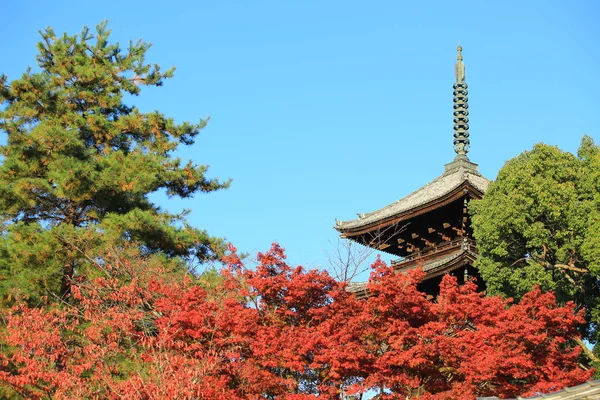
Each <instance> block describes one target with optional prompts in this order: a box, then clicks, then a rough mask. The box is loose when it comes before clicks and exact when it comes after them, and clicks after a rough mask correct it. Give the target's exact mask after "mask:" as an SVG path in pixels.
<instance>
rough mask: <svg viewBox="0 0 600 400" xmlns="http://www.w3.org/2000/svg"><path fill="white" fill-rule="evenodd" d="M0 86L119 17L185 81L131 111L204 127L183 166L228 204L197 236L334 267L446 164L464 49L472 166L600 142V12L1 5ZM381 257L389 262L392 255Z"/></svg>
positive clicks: (477, 6) (206, 202)
mask: <svg viewBox="0 0 600 400" xmlns="http://www.w3.org/2000/svg"><path fill="white" fill-rule="evenodd" d="M0 13H1V14H2V16H3V18H2V20H3V22H2V24H0V37H1V38H2V40H0V54H2V62H0V72H1V73H5V74H7V75H8V76H9V78H10V79H15V78H17V77H18V76H19V75H20V74H21V73H22V72H23V71H24V70H25V69H26V68H27V67H28V66H33V65H34V64H35V52H36V50H35V44H36V42H37V41H38V39H39V35H38V33H37V31H38V30H39V29H42V28H44V27H46V26H52V27H54V29H55V30H56V31H57V32H65V31H66V32H69V33H76V32H79V31H80V29H81V27H82V26H84V25H87V26H90V27H93V26H95V25H96V24H97V23H98V22H99V21H101V20H103V19H108V20H109V21H110V25H109V26H110V28H111V29H112V31H113V35H112V39H113V40H115V41H119V42H121V44H123V45H126V44H127V43H128V41H129V40H130V39H134V40H135V39H137V38H142V39H144V40H145V41H148V42H150V43H152V44H153V47H152V48H151V50H150V52H149V55H148V60H149V61H151V62H156V63H158V64H160V65H162V66H163V67H165V68H166V67H169V66H172V65H174V66H176V67H177V72H176V75H175V78H174V79H172V80H170V81H168V82H167V83H166V85H165V86H164V87H162V88H159V89H151V90H147V91H146V92H142V95H141V96H140V97H139V98H136V99H135V104H137V105H138V106H139V107H140V108H141V109H142V110H146V111H150V110H154V109H158V110H160V111H162V112H164V113H166V114H167V115H170V116H172V117H174V118H175V119H176V120H179V121H184V120H192V121H194V120H197V119H198V118H203V117H206V116H210V117H211V120H210V123H209V125H208V127H207V128H206V129H205V130H204V131H203V133H202V135H201V136H200V137H199V139H198V141H197V143H196V144H195V145H194V146H193V147H191V148H187V149H183V150H182V151H181V152H180V156H181V157H182V158H184V159H187V158H191V159H192V160H194V162H196V163H200V164H209V165H210V166H211V168H210V170H209V174H210V176H213V177H221V178H233V183H232V186H231V188H230V189H228V190H226V191H222V192H219V193H213V194H207V195H197V196H196V197H195V198H193V199H191V200H186V201H179V200H169V201H165V199H164V198H163V197H162V196H156V198H157V200H158V201H159V202H160V203H161V204H162V205H163V206H164V207H166V208H168V209H170V210H172V211H177V210H180V209H181V208H190V209H192V213H191V215H190V217H189V221H190V223H191V224H193V225H194V226H197V227H201V228H205V229H207V230H208V231H209V232H210V233H212V234H214V235H218V236H224V237H226V238H228V239H229V240H230V241H231V242H233V243H234V244H235V245H236V246H237V247H238V248H239V249H241V250H243V251H247V252H250V253H253V252H256V251H261V250H262V251H264V250H266V249H268V247H269V246H270V243H271V242H273V241H278V242H280V243H281V244H282V245H283V246H284V247H285V248H286V249H287V250H288V257H289V260H290V261H291V262H292V263H294V264H303V265H304V266H307V267H326V266H327V256H326V254H325V252H326V251H328V250H329V251H331V250H332V246H331V245H330V243H329V242H330V241H333V242H335V240H336V238H337V235H336V232H335V231H334V229H333V228H332V227H333V225H334V220H335V218H338V219H344V220H345V219H353V218H354V217H355V216H356V213H358V212H368V211H372V210H374V209H377V208H380V207H382V206H385V205H387V204H389V203H391V202H393V201H395V200H397V199H399V198H401V197H403V196H405V195H406V194H408V193H410V192H412V191H413V190H415V189H417V188H419V187H420V186H422V185H424V184H425V183H427V182H429V181H430V180H432V179H434V178H435V177H437V176H438V175H440V174H441V173H442V171H443V165H444V164H445V163H447V162H449V161H451V160H452V158H453V156H454V153H453V150H452V125H453V124H452V83H453V79H454V77H453V68H454V62H455V58H456V45H457V42H458V41H460V43H461V44H462V45H463V48H464V51H463V54H464V61H465V64H466V68H467V82H468V84H469V103H470V132H471V151H470V153H469V156H470V158H471V160H472V161H474V162H476V163H478V164H479V165H480V170H481V172H482V173H483V174H484V175H485V176H486V177H488V178H490V179H493V178H495V176H496V174H497V172H498V170H499V169H500V168H501V167H502V165H503V163H504V162H505V161H506V160H508V159H510V158H511V157H513V156H515V155H517V154H518V153H520V152H521V151H523V150H527V149H530V148H531V147H532V146H533V144H535V143H537V142H545V143H548V144H552V145H558V146H559V147H560V148H562V149H564V150H568V151H576V149H577V147H578V145H579V141H580V139H581V137H582V136H583V135H584V134H589V135H590V136H592V137H594V138H595V139H596V140H600V117H599V112H600V78H599V71H600V25H598V23H597V21H598V19H599V17H600V3H598V2H596V1H593V0H589V1H570V2H565V1H552V0H549V1H527V2H523V1H502V2H483V1H461V2H449V1H423V2H420V1H410V2H406V1H373V2H354V1H250V0H247V1H225V0H224V1H213V2H202V1H189V2H186V1H170V2H164V1H162V2H154V1H146V2H125V1H118V2H117V1H112V0H107V1H102V2H100V3H97V2H82V1H66V0H65V1H56V2H48V1H39V0H30V1H27V2H25V1H15V0H12V1H11V0H9V1H4V2H3V3H2V5H0ZM384 258H387V257H384Z"/></svg>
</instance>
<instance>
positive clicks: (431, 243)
mask: <svg viewBox="0 0 600 400" xmlns="http://www.w3.org/2000/svg"><path fill="white" fill-rule="evenodd" d="M421 240H422V241H423V242H425V246H433V245H435V243H433V242H431V241H429V240H427V239H425V238H421Z"/></svg>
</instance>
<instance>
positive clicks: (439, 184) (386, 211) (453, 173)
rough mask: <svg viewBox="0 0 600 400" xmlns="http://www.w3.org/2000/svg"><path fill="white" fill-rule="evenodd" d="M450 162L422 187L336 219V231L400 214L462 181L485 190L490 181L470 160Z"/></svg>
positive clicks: (453, 187)
mask: <svg viewBox="0 0 600 400" xmlns="http://www.w3.org/2000/svg"><path fill="white" fill-rule="evenodd" d="M453 164H455V163H451V164H449V165H448V166H447V167H446V169H447V170H446V172H445V173H444V174H442V175H441V176H439V177H438V178H436V179H434V180H433V181H431V182H429V183H428V184H427V185H425V186H423V187H422V188H420V189H418V190H416V191H414V192H412V193H411V194H409V195H408V196H406V197H404V198H402V199H400V200H398V201H396V202H394V203H392V204H390V205H388V206H385V207H383V208H381V209H379V210H377V211H373V212H370V213H366V214H359V218H358V219H355V220H350V221H336V226H335V228H336V229H337V230H338V231H346V230H349V229H356V228H361V227H364V226H368V225H370V224H373V223H376V222H377V221H380V220H383V219H386V218H389V217H394V216H396V215H400V214H402V213H403V212H406V211H409V210H411V209H413V208H415V207H419V206H422V205H425V204H427V203H430V202H432V201H435V200H437V199H439V198H440V197H443V196H444V195H447V194H449V193H451V192H452V191H453V190H455V189H456V188H458V187H459V186H461V185H462V184H463V183H464V182H469V183H470V184H471V185H472V186H473V187H475V188H476V189H477V190H479V191H481V192H485V191H486V190H487V187H488V184H489V183H490V181H489V180H488V179H486V178H485V177H484V176H482V175H481V174H480V173H479V172H478V171H477V166H476V164H472V163H470V162H461V163H456V166H455V167H454V168H452V166H453ZM449 167H450V168H449Z"/></svg>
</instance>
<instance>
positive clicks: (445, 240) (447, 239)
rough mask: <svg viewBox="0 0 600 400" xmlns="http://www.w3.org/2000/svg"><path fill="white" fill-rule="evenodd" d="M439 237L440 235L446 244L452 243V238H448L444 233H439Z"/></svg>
mask: <svg viewBox="0 0 600 400" xmlns="http://www.w3.org/2000/svg"><path fill="white" fill-rule="evenodd" d="M438 235H440V236H441V237H442V240H443V241H444V242H449V241H450V236H446V235H444V234H443V233H442V232H438Z"/></svg>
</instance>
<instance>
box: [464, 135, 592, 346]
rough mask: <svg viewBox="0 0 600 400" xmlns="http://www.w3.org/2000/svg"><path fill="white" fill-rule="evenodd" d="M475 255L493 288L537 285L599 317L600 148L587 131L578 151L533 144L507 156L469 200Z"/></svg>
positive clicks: (518, 292)
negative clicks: (495, 175)
mask: <svg viewBox="0 0 600 400" xmlns="http://www.w3.org/2000/svg"><path fill="white" fill-rule="evenodd" d="M471 209H472V213H473V230H474V235H475V238H476V239H477V246H478V249H479V253H480V257H479V259H478V260H477V263H476V265H477V267H478V268H479V270H480V272H481V275H482V277H483V279H484V280H485V282H486V284H487V287H488V291H489V293H490V294H499V293H501V294H504V295H507V296H512V297H515V298H517V299H518V298H520V297H521V296H522V295H523V294H524V293H526V292H527V291H529V290H530V289H531V288H532V287H533V286H534V285H540V286H541V287H542V288H543V289H546V290H554V291H556V294H557V297H558V299H559V300H561V301H563V302H565V301H567V300H574V301H575V302H576V303H577V304H579V305H580V306H581V307H585V308H586V309H587V320H588V321H589V322H590V323H589V324H588V326H587V329H588V330H587V332H586V336H587V338H588V339H589V340H591V341H592V342H596V341H597V336H598V330H597V328H596V327H597V326H598V324H599V323H600V289H599V286H598V277H599V276H600V151H599V149H598V146H596V145H595V144H594V142H593V140H592V139H591V138H589V137H587V136H585V137H584V138H583V139H582V143H581V147H580V149H579V152H578V155H577V156H575V155H573V154H571V153H568V152H564V151H561V150H560V149H558V148H557V147H552V146H548V145H545V144H537V145H535V146H534V148H533V149H532V150H530V151H526V152H524V153H522V154H520V155H518V156H517V157H515V158H513V159H511V160H510V161H508V162H507V163H506V164H505V165H504V167H503V168H502V169H501V170H500V172H499V173H498V178H497V179H496V181H495V182H492V183H491V184H490V187H489V189H488V191H487V193H486V194H485V196H484V197H483V199H482V200H480V201H475V202H473V203H472V207H471Z"/></svg>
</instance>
